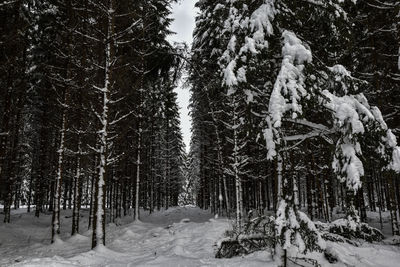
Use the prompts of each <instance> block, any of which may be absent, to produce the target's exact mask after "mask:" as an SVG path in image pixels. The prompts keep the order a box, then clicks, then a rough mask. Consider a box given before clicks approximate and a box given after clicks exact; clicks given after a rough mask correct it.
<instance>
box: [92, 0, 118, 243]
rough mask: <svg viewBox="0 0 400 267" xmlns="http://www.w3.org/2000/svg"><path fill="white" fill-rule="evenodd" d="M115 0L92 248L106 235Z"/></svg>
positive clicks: (110, 14)
mask: <svg viewBox="0 0 400 267" xmlns="http://www.w3.org/2000/svg"><path fill="white" fill-rule="evenodd" d="M114 1H115V0H110V2H109V9H108V16H107V17H108V25H107V41H106V44H105V45H106V51H105V52H106V53H105V54H106V57H105V63H104V67H105V68H104V73H105V77H104V87H103V88H102V92H103V113H102V115H101V124H102V126H103V127H102V129H101V131H100V151H99V157H100V166H99V175H98V177H97V183H96V199H95V209H96V210H95V216H94V220H93V235H92V248H95V247H97V246H99V245H101V244H102V245H105V243H106V235H105V227H106V225H105V223H106V213H105V205H106V197H105V193H106V183H105V181H106V174H107V172H106V168H107V164H108V162H107V161H108V158H107V157H108V151H107V150H108V126H109V125H108V124H109V122H108V116H109V114H108V113H109V102H110V99H109V94H110V92H111V90H112V82H111V79H112V77H111V76H112V65H113V61H114V59H115V58H114V54H113V53H114V51H113V41H114V40H113V39H112V37H113V35H114V12H115V10H114Z"/></svg>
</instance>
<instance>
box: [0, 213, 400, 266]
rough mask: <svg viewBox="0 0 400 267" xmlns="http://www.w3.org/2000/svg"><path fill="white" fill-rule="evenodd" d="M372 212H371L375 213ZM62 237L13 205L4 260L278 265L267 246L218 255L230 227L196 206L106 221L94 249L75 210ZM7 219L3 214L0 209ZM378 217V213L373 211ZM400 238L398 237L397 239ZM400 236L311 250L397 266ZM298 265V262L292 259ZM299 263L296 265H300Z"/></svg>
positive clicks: (343, 260) (0, 240) (0, 247)
mask: <svg viewBox="0 0 400 267" xmlns="http://www.w3.org/2000/svg"><path fill="white" fill-rule="evenodd" d="M371 215H373V214H371ZM61 218H62V219H61V223H62V225H61V226H62V229H61V230H62V233H63V234H62V235H61V238H62V240H63V241H59V242H57V243H55V244H50V233H51V228H50V221H51V214H41V216H40V218H36V217H34V213H32V212H31V213H26V210H24V209H19V210H15V211H14V212H13V215H12V218H11V220H12V223H11V224H2V223H1V224H0V266H37V267H39V266H40V267H42V266H46V267H47V266H49V267H50V266H55V267H56V266H57V267H59V266H61V267H63V266H162V267H169V266H171V267H179V266H182V267H183V266H190V267H192V266H193V267H194V266H230V267H233V266H246V267H247V266H249V267H251V266H263V267H270V266H275V265H276V264H275V263H274V261H273V259H272V256H271V254H270V253H269V252H267V251H263V252H257V253H253V254H250V255H247V256H244V257H236V258H232V259H216V258H215V257H214V255H215V249H216V244H217V242H218V240H220V239H221V238H222V237H223V235H224V232H225V231H226V230H227V229H230V228H231V227H232V226H231V225H232V224H231V222H230V221H229V220H227V219H224V218H221V219H215V218H214V217H213V216H212V215H211V214H210V213H209V212H208V211H204V210H201V209H199V208H196V207H179V208H177V207H176V208H170V209H168V210H166V211H165V210H164V211H160V212H156V213H153V214H151V215H149V214H147V213H145V212H142V215H141V221H140V222H132V217H131V216H127V217H125V218H123V219H122V220H120V221H118V222H116V223H110V224H108V226H107V241H106V244H107V247H100V248H99V249H97V250H94V251H93V250H90V244H91V242H90V236H91V232H90V231H86V229H87V222H88V211H87V210H83V211H82V217H81V232H82V235H75V236H73V237H71V236H70V235H69V233H70V229H71V211H70V210H65V211H64V210H63V211H62V216H61ZM0 220H1V221H2V220H3V215H0ZM371 222H372V223H374V222H376V216H375V217H374V216H372V217H371ZM396 240H397V241H396ZM395 242H398V243H400V239H396V238H393V237H392V238H388V239H386V240H384V242H382V243H379V244H378V243H375V244H370V243H363V244H361V245H360V246H359V247H355V246H352V245H349V244H343V243H332V242H328V243H327V245H328V247H330V250H331V251H334V252H335V253H336V254H337V255H338V258H339V261H338V262H337V263H336V264H333V265H332V264H329V263H328V262H327V261H326V260H325V259H323V256H322V255H321V254H318V253H312V254H309V255H307V256H308V257H310V258H314V259H317V260H318V261H319V262H320V264H321V265H322V266H360V267H361V266H362V267H364V266H365V267H369V266H371V267H372V266H374V267H375V266H388V267H394V266H399V263H400V246H395V245H392V244H393V243H395ZM293 266H296V265H293ZM297 266H298V265H297Z"/></svg>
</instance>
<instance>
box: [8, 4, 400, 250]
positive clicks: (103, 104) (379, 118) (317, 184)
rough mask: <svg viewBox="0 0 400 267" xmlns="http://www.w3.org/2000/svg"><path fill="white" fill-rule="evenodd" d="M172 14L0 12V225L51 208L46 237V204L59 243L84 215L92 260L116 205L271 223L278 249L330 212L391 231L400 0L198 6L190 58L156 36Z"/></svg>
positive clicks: (80, 7)
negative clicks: (374, 221)
mask: <svg viewBox="0 0 400 267" xmlns="http://www.w3.org/2000/svg"><path fill="white" fill-rule="evenodd" d="M173 2H175V1H174V0H135V1H117V0H99V1H91V0H83V1H76V0H64V1H61V0H51V1H50V0H46V1H34V0H11V1H3V2H2V3H0V36H1V37H0V55H1V56H0V96H1V97H0V201H1V203H4V214H5V217H4V222H5V223H10V222H11V221H10V211H11V208H18V207H19V206H20V205H27V206H28V212H30V210H31V207H35V209H34V212H35V216H37V217H39V216H40V214H41V213H42V212H48V211H50V212H52V213H53V219H52V241H55V240H56V239H57V238H58V235H59V233H60V223H59V216H60V209H61V208H62V209H73V218H72V221H73V223H72V229H71V233H72V234H74V233H78V232H79V231H80V230H79V218H80V216H79V211H80V209H81V207H84V206H85V207H89V208H90V216H91V219H90V224H89V227H90V228H91V229H93V237H92V247H96V246H97V245H98V244H101V243H102V244H104V243H105V225H106V222H109V221H114V220H115V219H116V218H118V217H121V216H126V215H128V214H130V210H131V209H134V217H135V219H139V208H143V209H145V210H146V211H148V212H150V213H151V212H153V211H154V210H155V209H161V208H166V209H168V208H169V207H171V206H176V205H178V204H195V205H198V206H199V207H201V208H203V209H210V211H211V212H212V213H214V214H216V215H223V216H228V217H231V218H235V223H236V225H237V227H238V229H239V230H240V229H241V228H242V226H243V224H245V223H246V220H247V219H246V218H248V216H250V215H251V214H254V213H257V214H258V215H259V216H261V215H263V214H265V213H268V212H271V213H272V214H275V216H276V222H277V223H276V228H275V231H276V236H277V239H276V243H277V244H280V246H281V247H283V248H284V249H286V248H288V247H289V246H290V244H288V242H289V243H290V242H292V245H295V246H298V247H301V246H302V245H301V242H300V241H299V240H298V237H297V233H300V235H301V236H302V238H305V239H306V240H305V241H304V243H305V247H306V248H307V249H312V247H313V246H314V245H315V244H316V243H317V245H319V244H318V242H317V241H316V240H317V239H318V235H317V234H316V233H315V232H316V230H315V229H314V228H315V227H314V228H313V227H311V226H310V224H309V222H310V221H314V220H322V221H325V222H330V221H332V220H333V218H334V217H335V216H334V214H335V213H343V214H344V215H343V216H344V217H345V218H346V220H347V223H348V226H349V227H350V228H351V226H352V225H353V224H352V223H356V224H357V225H361V224H362V223H363V222H366V221H367V213H366V212H367V211H379V212H381V211H385V210H389V211H390V217H391V226H392V232H393V234H400V232H399V211H400V180H399V179H400V177H399V174H398V172H400V149H399V148H398V147H397V141H396V137H397V138H398V137H399V136H400V59H399V58H400V57H399V47H400V3H399V2H398V1H396V0H387V1H384V2H382V1H378V0H358V1H355V0H329V1H322V0H312V1H311V0H301V1H291V0H253V1H245V0H229V1H226V0H200V1H198V2H197V7H198V9H199V14H198V16H197V17H196V28H195V31H194V42H193V45H192V47H191V49H190V52H189V51H188V48H187V47H186V46H185V45H184V44H171V43H169V42H168V41H167V40H166V38H167V36H168V35H170V34H172V33H171V32H170V30H169V25H170V23H171V18H170V14H171V11H170V5H171V3H173ZM186 74H187V75H186ZM183 76H188V78H187V79H186V84H187V86H188V87H189V88H190V90H191V93H192V98H191V104H190V109H191V116H192V120H193V122H192V133H193V137H192V140H191V146H190V152H189V153H188V154H187V155H186V152H185V151H184V144H183V141H182V135H181V132H180V128H179V110H178V106H177V96H176V93H175V92H174V89H175V88H176V86H177V85H178V81H179V80H180V79H182V77H183ZM303 212H304V213H303ZM106 214H107V216H106ZM297 221H298V223H297ZM295 222H296V223H297V225H299V226H296V223H295ZM310 233H311V234H310ZM307 235H308V238H307ZM288 240H289V241H288Z"/></svg>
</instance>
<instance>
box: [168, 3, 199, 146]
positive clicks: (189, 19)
mask: <svg viewBox="0 0 400 267" xmlns="http://www.w3.org/2000/svg"><path fill="white" fill-rule="evenodd" d="M196 2H197V0H180V1H179V3H177V4H174V5H173V6H172V12H173V14H172V17H173V18H174V19H175V21H174V22H173V23H172V25H171V30H172V31H174V32H176V34H174V35H172V36H170V37H169V39H170V40H171V41H177V42H186V43H187V44H189V45H190V44H191V43H192V33H193V29H194V18H195V15H196V10H195V8H194V4H195V3H196ZM176 92H177V93H178V105H179V107H180V113H181V129H182V134H183V141H184V142H185V144H186V151H188V150H189V145H190V137H191V133H190V127H191V119H190V116H189V109H188V105H189V98H190V93H189V89H188V88H182V87H179V88H177V89H176Z"/></svg>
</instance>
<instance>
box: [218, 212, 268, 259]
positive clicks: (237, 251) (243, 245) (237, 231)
mask: <svg viewBox="0 0 400 267" xmlns="http://www.w3.org/2000/svg"><path fill="white" fill-rule="evenodd" d="M274 221H275V220H274V218H273V217H268V216H257V217H255V218H249V219H248V220H247V222H246V223H244V225H243V227H240V228H239V227H237V226H235V225H234V227H233V229H232V230H229V231H226V233H225V236H226V237H225V238H224V239H223V240H221V241H220V242H219V243H218V248H217V252H216V254H215V257H216V258H231V257H234V256H240V255H247V254H250V253H253V252H255V251H260V250H265V249H273V247H274V244H275V228H274V225H275V223H274Z"/></svg>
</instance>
